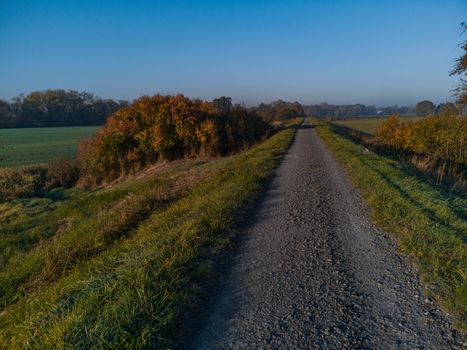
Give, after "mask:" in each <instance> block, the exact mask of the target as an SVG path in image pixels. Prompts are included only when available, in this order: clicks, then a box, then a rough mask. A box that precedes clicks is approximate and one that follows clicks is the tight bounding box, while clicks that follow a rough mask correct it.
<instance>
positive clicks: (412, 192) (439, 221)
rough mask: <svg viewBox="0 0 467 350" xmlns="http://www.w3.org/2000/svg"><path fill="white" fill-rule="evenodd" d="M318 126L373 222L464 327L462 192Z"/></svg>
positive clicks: (466, 207)
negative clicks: (392, 239)
mask: <svg viewBox="0 0 467 350" xmlns="http://www.w3.org/2000/svg"><path fill="white" fill-rule="evenodd" d="M316 122H317V123H318V125H317V131H318V133H319V135H320V136H321V137H322V139H323V140H324V141H325V142H326V143H327V145H328V146H329V148H330V149H331V151H332V152H333V154H334V155H335V156H336V158H337V159H338V160H339V161H340V163H341V164H342V165H343V166H344V168H345V169H346V171H347V173H348V175H349V177H350V179H351V180H352V182H353V183H354V184H355V186H356V187H357V188H358V189H359V190H360V191H361V193H362V194H363V197H364V198H365V200H366V202H367V203H368V205H369V207H370V208H371V213H372V219H373V220H374V222H375V223H376V224H377V225H379V226H381V227H382V228H384V229H386V230H387V231H389V232H392V233H394V234H395V235H396V237H397V239H398V242H399V245H400V249H401V250H402V251H403V252H405V253H407V254H408V255H409V256H411V257H412V258H413V261H414V262H415V263H416V265H417V267H418V269H419V271H420V273H421V275H422V278H423V280H424V281H425V282H426V283H427V284H429V285H430V286H431V287H432V288H431V293H432V294H433V296H434V297H435V298H436V299H437V300H438V302H439V303H440V304H441V305H443V306H444V307H445V309H446V310H447V311H448V312H449V313H451V314H452V315H453V316H454V319H455V321H456V324H457V325H458V326H459V328H460V329H462V330H464V331H465V330H467V196H466V194H465V193H457V192H454V191H453V190H451V191H448V190H446V189H445V188H442V187H440V186H438V185H436V184H435V183H432V182H429V181H426V179H423V178H420V177H419V175H417V173H416V172H415V171H414V170H413V169H412V168H411V167H410V166H409V165H406V164H403V163H400V162H399V161H396V160H392V159H389V158H386V157H384V156H379V155H377V154H375V153H373V152H368V151H367V150H366V149H365V148H364V147H363V146H360V145H357V144H355V143H353V142H352V141H350V140H348V139H345V138H343V137H341V136H339V135H337V134H336V133H334V132H333V131H332V129H331V127H330V126H329V125H327V124H324V123H320V122H318V121H316Z"/></svg>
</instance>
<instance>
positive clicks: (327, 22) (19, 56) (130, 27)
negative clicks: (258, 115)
mask: <svg viewBox="0 0 467 350" xmlns="http://www.w3.org/2000/svg"><path fill="white" fill-rule="evenodd" d="M466 20H467V1H466V0H438V1H430V0H425V1H417V0H412V1H402V0H392V1H386V0H379V1H376V0H374V1H358V0H357V1H350V0H347V1H346V0H340V1H337V0H336V1H330V0H328V1H324V0H316V1H311V0H309V1H294V0H289V1H274V0H270V1H266V0H265V1H241V0H237V1H223V0H218V1H208V0H197V1H176V0H166V1H141V0H133V1H118V0H113V1H84V0H83V1H75V0H67V1H64V0H63V1H45V0H44V1H24V0H0V97H2V98H6V99H9V98H11V97H13V96H15V95H17V94H19V93H28V92H30V91H33V90H42V89H47V88H67V89H68V88H69V89H76V90H86V91H91V92H94V93H96V94H97V95H99V96H101V97H111V98H117V99H133V98H135V97H139V96H141V95H143V94H154V93H177V92H181V93H184V94H186V95H188V96H190V97H200V98H206V99H212V98H214V97H216V96H220V95H229V96H232V98H233V99H234V101H235V102H244V103H246V104H248V105H250V104H256V103H258V102H260V101H271V100H274V99H278V98H282V99H286V100H298V101H300V102H302V103H305V104H309V103H319V102H322V101H327V102H329V103H357V102H360V103H366V104H376V105H379V106H381V105H389V104H414V103H415V102H417V101H418V100H420V99H425V98H427V99H431V100H433V101H435V102H442V101H445V100H447V99H450V98H451V97H450V96H451V92H450V90H451V89H452V88H453V87H454V85H455V84H456V82H457V78H453V77H449V76H448V72H449V70H450V69H451V68H452V66H453V60H454V58H456V57H458V56H459V55H460V54H461V50H460V48H459V47H458V44H459V42H460V41H461V40H462V38H461V36H460V33H459V24H460V22H462V21H466Z"/></svg>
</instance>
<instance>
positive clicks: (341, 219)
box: [192, 126, 463, 349]
mask: <svg viewBox="0 0 467 350" xmlns="http://www.w3.org/2000/svg"><path fill="white" fill-rule="evenodd" d="M244 237H245V238H244V239H243V240H242V242H241V243H240V247H239V249H238V253H237V254H235V255H234V257H233V258H232V259H233V260H232V264H233V265H232V269H231V271H230V273H229V275H228V276H226V277H225V278H224V282H222V285H221V288H220V292H219V295H217V296H216V297H215V298H214V305H213V306H212V312H211V314H210V315H209V318H208V319H207V321H206V324H205V325H204V326H203V327H202V329H201V330H200V331H199V332H198V334H197V337H196V339H195V340H193V342H192V345H193V348H195V349H223V348H228V349H253V348H261V349H266V348H274V349H279V348H280V349H307V348H320V349H324V348H325V349H342V348H358V349H399V348H402V349H414V348H423V349H452V348H462V341H463V340H462V338H461V336H460V335H459V334H458V333H457V332H455V331H453V330H452V328H451V325H450V324H449V322H448V321H447V320H446V318H445V317H444V315H443V314H442V313H441V312H440V311H439V310H438V309H437V308H436V307H435V306H434V305H433V303H432V302H431V301H430V300H428V299H426V298H425V296H424V292H423V287H422V286H421V284H420V282H419V281H418V278H417V275H416V272H415V270H414V269H413V268H412V267H411V265H410V264H409V263H408V262H407V259H405V258H404V257H401V256H400V255H399V254H398V253H397V252H396V251H397V249H396V247H395V244H394V243H393V241H392V239H391V238H390V237H389V236H388V235H387V234H386V233H384V232H382V231H381V230H378V229H376V228H375V227H374V226H373V225H372V224H371V222H370V221H369V219H368V215H367V211H366V209H365V208H364V206H363V205H362V203H361V200H360V198H359V197H358V195H357V194H356V193H355V191H354V190H353V189H352V187H351V186H350V185H349V183H348V182H347V180H346V179H345V176H344V175H343V172H342V170H341V169H340V168H339V166H338V165H337V164H336V162H335V161H334V159H333V158H332V156H331V155H330V154H329V151H328V150H327V149H326V147H325V146H324V145H323V143H322V141H321V140H320V139H319V137H318V136H317V134H316V132H315V130H314V129H313V128H310V127H306V126H305V127H302V128H301V129H300V130H298V132H297V135H296V138H295V141H294V143H293V145H292V147H291V148H290V150H289V152H288V153H287V155H286V156H285V158H284V160H283V162H282V163H281V165H280V166H279V168H278V169H277V171H276V175H275V177H274V179H273V180H272V182H271V183H270V184H269V186H268V189H267V191H266V193H265V196H264V199H263V200H262V202H261V204H260V206H259V208H258V210H257V212H256V214H255V218H254V223H253V225H251V227H249V228H248V229H247V230H246V232H245V235H244Z"/></svg>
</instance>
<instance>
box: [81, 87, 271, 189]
mask: <svg viewBox="0 0 467 350" xmlns="http://www.w3.org/2000/svg"><path fill="white" fill-rule="evenodd" d="M266 131H267V124H266V123H265V122H264V121H262V120H261V118H260V117H258V116H257V115H256V114H254V113H250V112H248V111H247V110H246V109H244V108H240V107H236V108H232V109H231V110H225V111H222V112H219V110H218V108H217V107H216V106H215V105H214V104H213V103H209V102H206V101H201V100H191V99H189V98H187V97H185V96H183V95H176V96H170V95H167V96H162V95H154V96H144V97H141V98H140V99H138V100H136V101H135V102H134V103H133V104H132V105H130V106H129V107H127V108H124V109H121V110H119V111H117V112H116V113H114V114H113V115H112V116H111V117H110V118H109V119H108V120H107V123H106V125H105V127H104V128H103V129H101V131H100V132H99V134H98V135H97V136H96V137H95V138H94V139H92V140H91V141H89V142H87V143H83V144H82V145H81V146H80V152H79V161H80V164H81V167H82V172H83V175H84V180H83V181H82V183H83V184H89V185H92V184H96V183H100V182H103V181H108V180H113V179H115V178H117V177H119V176H122V175H125V174H128V173H130V172H132V171H136V170H139V169H141V168H143V167H145V166H147V165H149V164H152V163H154V162H156V161H161V160H173V159H178V158H183V157H187V156H193V155H201V156H215V155H222V154H227V153H230V152H233V151H236V150H239V149H242V148H243V147H245V145H251V144H252V143H254V142H256V141H257V140H259V139H260V138H261V137H262V136H263V135H264V134H265V132H266Z"/></svg>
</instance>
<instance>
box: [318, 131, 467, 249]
mask: <svg viewBox="0 0 467 350" xmlns="http://www.w3.org/2000/svg"><path fill="white" fill-rule="evenodd" d="M318 127H324V126H318ZM339 128H340V126H339V127H338V129H339ZM343 128H345V127H343ZM345 129H347V128H345ZM331 130H332V131H333V132H334V133H336V134H338V135H339V136H342V137H343V138H345V139H347V140H350V141H352V142H353V143H354V144H356V145H359V146H362V143H361V142H360V141H359V140H358V139H357V140H355V139H354V137H352V136H351V135H349V134H347V133H343V134H342V133H341V132H342V129H341V130H339V131H340V132H336V131H335V130H333V128H331ZM348 151H349V152H350V153H351V154H352V155H354V156H355V157H356V158H357V159H359V160H360V161H361V162H362V163H363V164H364V165H365V166H366V167H368V168H369V169H371V170H372V171H374V172H375V173H377V174H378V175H379V176H380V177H381V178H382V179H383V180H384V181H385V182H386V183H387V184H388V185H390V186H391V187H392V188H394V189H396V190H397V191H398V193H399V194H400V195H401V196H402V197H403V198H404V199H405V200H407V201H408V202H409V203H410V204H411V205H413V206H414V207H415V208H417V209H418V210H420V211H421V212H423V213H424V214H425V215H426V216H427V217H429V218H430V220H432V221H433V222H434V223H436V224H438V225H441V226H444V227H446V228H448V229H450V230H451V231H453V233H454V234H455V235H456V236H458V237H459V238H460V239H462V241H463V242H464V243H467V236H466V235H465V233H463V232H462V229H461V228H459V227H455V226H453V225H452V224H451V223H449V222H448V221H447V220H446V219H443V218H441V217H440V216H439V215H438V214H437V213H436V212H435V211H434V210H432V209H430V208H427V207H426V206H425V205H424V204H423V203H422V202H420V201H419V200H417V199H415V198H414V197H413V196H412V195H411V194H410V192H409V191H407V190H406V189H404V188H403V187H402V186H400V185H398V184H397V183H396V182H394V181H393V180H392V179H391V178H390V177H389V176H388V175H387V174H385V173H384V172H383V171H381V170H380V169H378V167H377V166H375V165H374V164H372V163H371V162H369V161H368V160H366V159H365V158H364V157H362V154H363V153H362V152H357V151H353V150H348ZM373 153H375V154H377V155H378V156H380V157H386V158H388V159H391V160H395V161H397V162H399V163H396V164H394V167H396V168H397V170H400V171H401V172H402V173H403V175H404V176H410V177H415V178H416V179H417V180H418V181H421V182H424V183H426V184H427V185H428V186H430V188H431V189H432V190H434V191H435V192H436V193H437V194H438V195H439V196H440V198H441V199H442V200H443V201H445V202H446V204H447V206H448V208H449V210H451V211H452V213H453V214H454V215H455V216H457V217H458V218H459V219H461V220H466V219H467V215H466V210H465V205H463V203H462V202H463V201H462V200H460V201H458V203H455V201H456V198H461V199H462V198H463V197H465V194H463V193H456V191H454V190H453V189H452V187H450V186H449V185H448V184H446V183H439V182H436V181H434V180H433V179H432V178H430V177H429V175H427V174H426V173H423V172H421V171H418V170H417V169H416V168H414V167H413V166H411V165H410V164H409V163H407V162H403V161H402V162H401V161H400V159H399V158H398V157H395V156H390V155H385V154H380V153H378V152H373ZM397 164H399V166H397Z"/></svg>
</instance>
